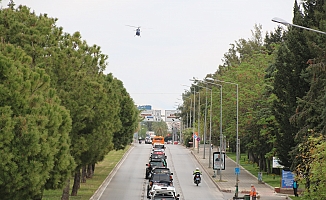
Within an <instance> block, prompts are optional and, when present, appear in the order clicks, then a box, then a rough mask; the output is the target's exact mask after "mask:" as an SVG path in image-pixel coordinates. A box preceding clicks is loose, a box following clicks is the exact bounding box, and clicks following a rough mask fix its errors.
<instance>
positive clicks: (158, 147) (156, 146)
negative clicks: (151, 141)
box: [154, 144, 164, 149]
mask: <svg viewBox="0 0 326 200" xmlns="http://www.w3.org/2000/svg"><path fill="white" fill-rule="evenodd" d="M154 148H157V149H164V145H163V144H155V145H154Z"/></svg>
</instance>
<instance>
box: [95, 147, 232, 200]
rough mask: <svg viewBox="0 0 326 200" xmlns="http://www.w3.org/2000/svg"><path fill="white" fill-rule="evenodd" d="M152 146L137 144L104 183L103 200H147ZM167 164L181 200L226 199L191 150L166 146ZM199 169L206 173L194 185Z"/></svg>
mask: <svg viewBox="0 0 326 200" xmlns="http://www.w3.org/2000/svg"><path fill="white" fill-rule="evenodd" d="M151 147H152V145H150V144H138V143H135V144H134V147H133V148H132V149H131V150H130V151H129V152H128V154H127V155H126V156H125V158H124V159H123V160H122V161H121V162H120V164H119V165H118V166H117V168H116V170H115V171H113V173H112V174H111V176H110V177H108V179H107V180H106V183H105V184H103V186H102V187H103V190H102V191H101V192H100V194H99V198H97V199H100V200H104V199H105V200H117V199H119V200H133V199H135V200H139V199H140V200H145V199H147V198H146V187H147V183H148V180H146V179H145V168H146V163H147V162H148V158H149V155H150V151H151ZM166 147H167V148H166V155H167V163H168V167H169V168H170V170H171V171H172V172H173V182H174V186H175V188H176V191H177V193H178V194H180V200H199V199H205V200H213V199H214V200H217V199H221V200H223V199H228V198H226V197H224V195H223V193H221V192H220V191H219V190H218V189H217V188H216V186H215V185H214V184H213V183H212V181H211V179H210V178H209V175H208V174H206V173H205V172H204V170H202V169H201V167H200V165H199V164H198V162H197V160H196V159H195V158H194V156H193V155H191V152H190V150H189V149H186V148H185V147H183V146H180V145H172V144H171V145H166ZM196 167H199V168H200V169H201V171H203V175H202V182H201V184H200V185H199V186H196V185H195V184H194V183H193V175H192V172H193V170H194V169H195V168H196Z"/></svg>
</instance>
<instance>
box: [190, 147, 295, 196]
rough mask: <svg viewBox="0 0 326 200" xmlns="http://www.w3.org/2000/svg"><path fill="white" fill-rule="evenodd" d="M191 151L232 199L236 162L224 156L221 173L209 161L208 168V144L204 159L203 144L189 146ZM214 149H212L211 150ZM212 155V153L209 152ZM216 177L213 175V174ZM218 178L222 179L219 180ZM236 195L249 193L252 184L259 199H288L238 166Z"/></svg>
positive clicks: (216, 183)
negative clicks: (194, 147)
mask: <svg viewBox="0 0 326 200" xmlns="http://www.w3.org/2000/svg"><path fill="white" fill-rule="evenodd" d="M190 151H191V153H192V154H193V155H194V157H195V158H196V159H197V161H198V162H199V163H200V165H201V167H202V168H203V169H204V170H205V171H206V173H207V174H209V176H210V178H211V179H212V181H213V182H214V184H215V185H216V187H218V188H219V190H220V191H221V192H224V194H225V196H226V197H227V198H230V199H233V197H234V194H235V183H236V175H235V172H234V169H235V167H236V163H235V162H234V161H233V160H231V159H230V158H228V157H227V156H226V159H225V170H222V174H221V176H220V174H217V173H214V170H213V162H212V161H211V167H210V168H209V146H208V145H206V150H205V159H204V158H203V156H204V147H203V145H201V146H200V148H199V153H198V149H193V148H190ZM213 151H214V150H213ZM211 155H213V154H211ZM211 159H212V158H211ZM215 171H216V170H215ZM214 175H215V176H216V177H213V176H214ZM220 178H221V180H222V181H220ZM238 178H239V182H238V197H243V196H244V195H245V194H249V192H250V186H251V184H254V185H255V187H256V190H257V192H258V195H259V196H260V198H257V199H261V200H281V199H290V198H289V197H288V195H286V194H280V193H275V192H274V188H273V187H271V186H270V185H268V184H266V183H265V184H258V179H257V178H256V177H255V176H254V175H252V174H251V173H250V172H248V171H247V170H245V169H244V168H242V167H241V166H240V174H239V176H238Z"/></svg>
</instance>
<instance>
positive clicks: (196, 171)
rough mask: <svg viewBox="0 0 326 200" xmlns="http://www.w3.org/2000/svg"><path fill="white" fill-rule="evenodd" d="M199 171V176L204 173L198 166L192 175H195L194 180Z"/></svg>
mask: <svg viewBox="0 0 326 200" xmlns="http://www.w3.org/2000/svg"><path fill="white" fill-rule="evenodd" d="M197 173H199V177H200V175H202V172H201V171H200V170H199V168H198V167H196V169H195V171H194V172H193V173H192V175H194V181H195V179H196V174H197Z"/></svg>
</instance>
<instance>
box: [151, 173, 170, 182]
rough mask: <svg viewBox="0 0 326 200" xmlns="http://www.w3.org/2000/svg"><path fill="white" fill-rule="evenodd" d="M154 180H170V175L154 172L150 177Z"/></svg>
mask: <svg viewBox="0 0 326 200" xmlns="http://www.w3.org/2000/svg"><path fill="white" fill-rule="evenodd" d="M151 181H154V182H170V176H169V175H168V174H154V175H153V176H152V178H151Z"/></svg>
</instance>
